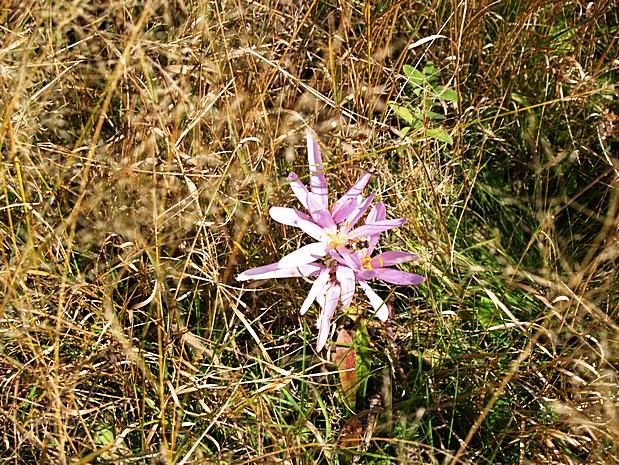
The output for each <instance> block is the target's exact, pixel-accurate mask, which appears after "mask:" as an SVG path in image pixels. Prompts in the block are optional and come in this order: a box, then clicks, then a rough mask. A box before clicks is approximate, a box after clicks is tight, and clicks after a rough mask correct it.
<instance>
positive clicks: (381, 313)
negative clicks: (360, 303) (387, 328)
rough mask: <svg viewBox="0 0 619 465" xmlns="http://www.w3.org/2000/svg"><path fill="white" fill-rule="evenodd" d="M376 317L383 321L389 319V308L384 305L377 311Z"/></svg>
mask: <svg viewBox="0 0 619 465" xmlns="http://www.w3.org/2000/svg"><path fill="white" fill-rule="evenodd" d="M376 318H378V319H379V320H380V321H382V322H383V323H384V322H386V321H387V320H388V319H389V309H388V308H387V306H386V305H383V306H382V307H381V308H380V309H379V310H378V311H377V312H376Z"/></svg>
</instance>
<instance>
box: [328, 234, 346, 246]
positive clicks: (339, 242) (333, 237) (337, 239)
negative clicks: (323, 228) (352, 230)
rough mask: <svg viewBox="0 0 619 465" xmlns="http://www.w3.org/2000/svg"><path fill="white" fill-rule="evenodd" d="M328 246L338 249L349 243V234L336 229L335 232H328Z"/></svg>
mask: <svg viewBox="0 0 619 465" xmlns="http://www.w3.org/2000/svg"><path fill="white" fill-rule="evenodd" d="M327 238H328V240H329V241H328V242H327V247H329V248H331V249H337V248H338V247H342V246H344V245H346V244H348V235H347V234H346V233H345V232H344V231H336V232H333V233H327Z"/></svg>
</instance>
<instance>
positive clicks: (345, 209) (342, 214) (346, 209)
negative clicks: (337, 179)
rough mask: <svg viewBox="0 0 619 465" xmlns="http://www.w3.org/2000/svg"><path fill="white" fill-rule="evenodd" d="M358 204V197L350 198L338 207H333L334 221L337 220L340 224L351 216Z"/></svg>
mask: <svg viewBox="0 0 619 465" xmlns="http://www.w3.org/2000/svg"><path fill="white" fill-rule="evenodd" d="M357 205H358V203H357V199H356V198H355V199H348V200H347V201H346V202H345V203H343V204H342V206H341V207H340V208H338V209H336V208H333V211H332V213H331V214H332V216H333V221H335V223H336V224H340V223H341V222H342V221H344V220H345V219H346V218H347V217H348V216H350V214H351V213H352V212H353V210H354V209H355V208H357Z"/></svg>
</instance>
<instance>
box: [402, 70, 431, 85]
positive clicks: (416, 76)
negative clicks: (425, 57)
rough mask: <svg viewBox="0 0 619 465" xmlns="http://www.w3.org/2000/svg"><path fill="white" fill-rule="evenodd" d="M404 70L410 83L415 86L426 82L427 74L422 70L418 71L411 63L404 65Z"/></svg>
mask: <svg viewBox="0 0 619 465" xmlns="http://www.w3.org/2000/svg"><path fill="white" fill-rule="evenodd" d="M402 71H403V72H404V75H405V76H406V77H407V78H408V82H409V84H412V85H414V86H422V85H423V83H424V82H426V76H425V75H424V74H423V73H422V72H421V71H417V70H416V69H415V68H413V67H412V66H411V65H404V66H402Z"/></svg>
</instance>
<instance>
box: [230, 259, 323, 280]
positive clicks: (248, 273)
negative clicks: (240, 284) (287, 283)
mask: <svg viewBox="0 0 619 465" xmlns="http://www.w3.org/2000/svg"><path fill="white" fill-rule="evenodd" d="M322 269H324V265H321V264H318V263H310V264H305V265H301V266H298V267H290V268H283V267H281V266H280V265H279V263H271V264H269V265H263V266H259V267H257V268H251V269H249V270H245V271H243V272H242V273H241V274H240V275H238V276H237V277H236V280H237V281H249V280H251V279H275V278H296V277H300V276H310V275H311V274H312V273H315V272H317V271H320V270H322Z"/></svg>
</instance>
